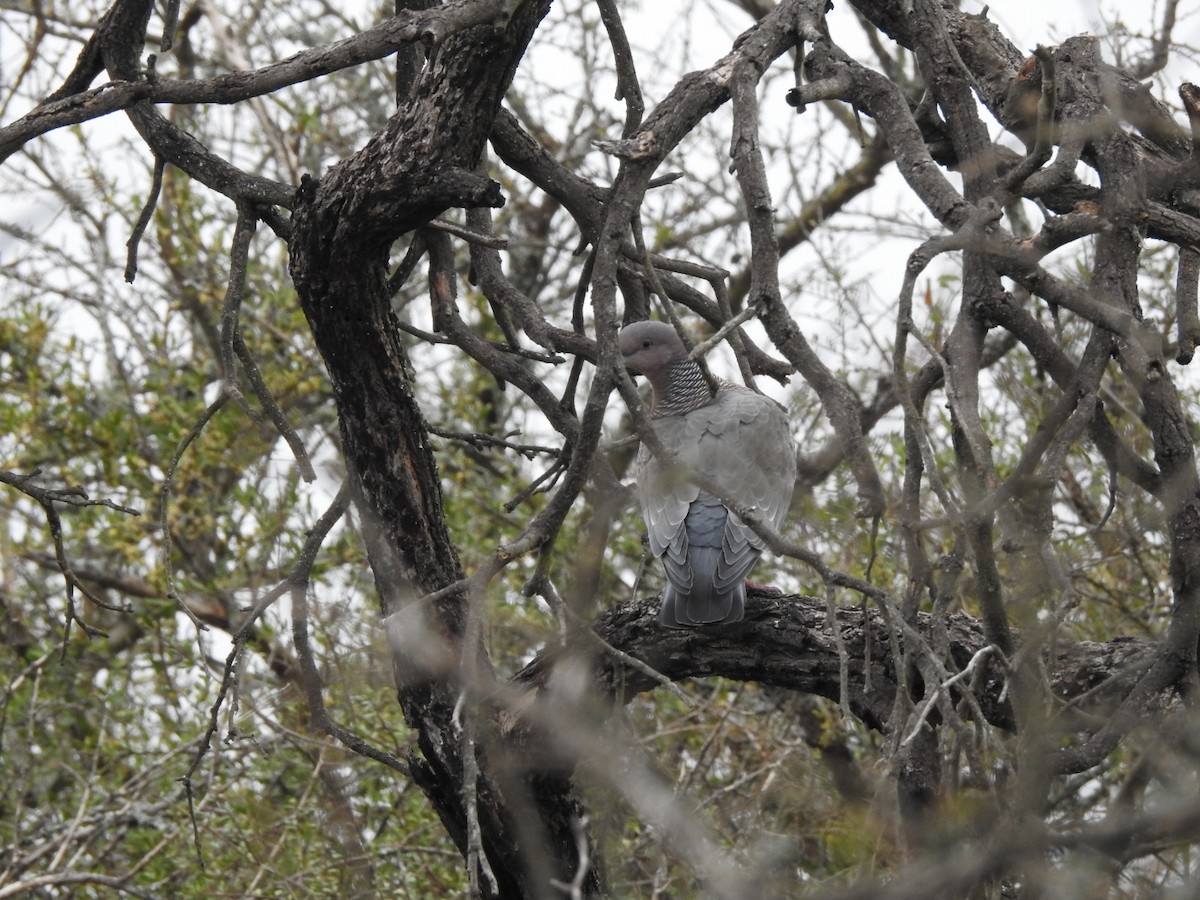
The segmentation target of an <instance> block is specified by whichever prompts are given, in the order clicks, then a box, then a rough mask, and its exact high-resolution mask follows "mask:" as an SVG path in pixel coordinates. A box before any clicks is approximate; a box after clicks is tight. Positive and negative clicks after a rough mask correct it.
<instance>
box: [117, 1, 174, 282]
mask: <svg viewBox="0 0 1200 900" xmlns="http://www.w3.org/2000/svg"><path fill="white" fill-rule="evenodd" d="M173 2H174V3H175V5H176V6H178V5H179V0H173ZM164 40H165V35H164ZM166 165H167V161H166V159H164V158H163V157H161V156H159V155H157V154H155V156H154V174H153V176H152V177H151V179H150V193H149V195H148V196H147V197H146V202H145V204H144V205H143V206H142V211H141V212H140V213H139V214H138V217H137V221H136V222H134V223H133V231H131V232H130V234H129V240H127V241H126V242H125V247H126V251H127V252H126V256H125V280H126V281H128V282H129V283H130V284H133V280H134V279H135V278H136V277H137V269H138V263H137V254H138V245H139V244H140V243H141V241H142V235H144V234H145V233H146V228H147V227H149V225H150V219H151V217H152V216H153V215H154V207H155V206H157V205H158V195H159V194H160V193H161V192H162V183H163V170H164V169H165V168H166Z"/></svg>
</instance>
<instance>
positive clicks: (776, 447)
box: [620, 321, 796, 628]
mask: <svg viewBox="0 0 1200 900" xmlns="http://www.w3.org/2000/svg"><path fill="white" fill-rule="evenodd" d="M620 349H621V356H622V357H623V359H624V363H625V367H626V368H627V369H628V370H630V371H632V372H635V373H638V374H641V375H644V376H645V377H646V378H647V380H649V382H650V385H651V388H652V389H653V400H652V404H651V407H650V417H651V419H652V423H653V426H654V431H655V433H656V434H657V435H658V439H659V440H660V441H661V442H662V444H663V447H664V448H665V449H667V450H669V451H673V452H674V453H676V454H677V464H676V465H670V464H666V463H664V462H662V461H660V460H658V459H655V457H654V455H653V453H652V452H651V450H650V448H649V447H648V446H647V444H646V443H645V442H643V443H642V446H641V449H640V450H639V451H638V456H637V462H636V465H635V469H636V476H637V493H638V499H639V501H640V503H641V507H642V517H643V518H644V519H645V521H646V530H647V532H648V535H649V540H650V550H651V552H652V553H653V554H654V555H655V556H656V557H658V558H659V559H660V560H662V564H663V568H664V569H665V570H666V574H667V586H666V588H665V589H664V590H663V594H662V609H661V611H660V613H659V621H660V622H661V624H662V625H664V626H665V627H667V628H684V627H691V626H697V625H727V624H730V623H732V622H738V621H740V620H741V619H742V617H743V615H744V614H745V605H746V584H745V581H746V576H747V575H748V574H749V573H750V570H751V569H752V568H753V567H754V564H755V562H757V561H758V557H759V554H761V553H762V551H763V547H764V546H766V543H765V542H764V541H763V539H762V538H760V537H759V536H758V535H757V534H755V533H754V530H753V529H752V528H750V526H748V525H747V524H745V523H744V522H743V521H742V520H741V519H740V518H739V517H738V515H737V514H736V513H735V512H733V511H732V510H730V509H729V508H728V507H726V506H725V504H724V503H722V502H721V500H719V499H718V498H717V497H715V496H713V495H712V494H711V493H709V492H707V491H704V490H701V489H700V488H699V487H698V486H697V485H695V484H693V483H692V482H691V481H689V480H688V477H687V471H688V470H694V471H696V472H699V473H701V474H703V475H704V476H706V477H707V478H708V479H711V481H712V482H714V483H715V484H716V486H717V487H719V488H720V490H721V492H722V494H724V495H725V496H726V497H728V498H729V499H730V500H732V501H733V502H734V503H736V504H737V505H739V506H741V507H743V508H745V509H747V510H751V511H753V513H754V514H755V516H756V517H757V518H758V519H759V520H760V521H762V522H763V523H765V524H767V525H770V526H771V527H772V528H773V529H776V530H778V529H779V526H780V525H781V524H782V523H783V520H784V517H785V516H786V515H787V510H788V505H789V503H790V502H791V497H792V489H793V487H794V486H795V482H796V451H795V444H794V441H793V439H792V434H791V429H790V427H789V425H788V419H787V414H786V413H785V412H784V410H783V407H781V406H780V405H779V404H778V403H776V402H775V401H773V400H771V399H769V398H767V397H764V396H763V395H762V394H759V393H756V392H755V391H752V390H750V389H749V388H746V387H743V386H742V385H739V384H732V383H730V382H728V381H721V380H718V381H717V387H716V391H715V392H714V390H713V388H712V387H710V386H709V383H708V381H707V380H706V379H705V377H704V373H703V372H702V371H701V369H700V366H699V365H697V363H696V362H695V360H692V359H689V358H688V351H687V348H686V347H684V345H683V341H682V340H680V338H679V335H677V334H676V333H675V330H674V328H672V327H671V326H670V325H669V324H667V323H666V322H649V321H646V322H635V323H633V324H631V325H626V326H625V327H624V328H622V329H621V334H620Z"/></svg>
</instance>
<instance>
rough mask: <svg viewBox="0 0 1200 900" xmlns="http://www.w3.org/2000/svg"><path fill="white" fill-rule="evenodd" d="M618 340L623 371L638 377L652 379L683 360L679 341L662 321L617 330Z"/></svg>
mask: <svg viewBox="0 0 1200 900" xmlns="http://www.w3.org/2000/svg"><path fill="white" fill-rule="evenodd" d="M619 339H620V344H621V358H622V359H623V360H624V362H625V368H627V369H629V370H630V371H631V372H637V373H638V374H640V375H646V376H649V377H653V376H654V375H655V374H656V373H659V372H662V371H663V370H664V369H665V368H666V367H667V365H668V364H670V363H672V362H674V361H675V360H679V359H684V358H685V357H687V348H686V347H684V346H683V341H681V340H680V339H679V335H677V334H676V333H675V329H674V328H672V327H671V326H670V325H669V324H667V323H666V322H634V323H633V324H631V325H626V326H625V327H624V328H622V329H621V334H620V336H619Z"/></svg>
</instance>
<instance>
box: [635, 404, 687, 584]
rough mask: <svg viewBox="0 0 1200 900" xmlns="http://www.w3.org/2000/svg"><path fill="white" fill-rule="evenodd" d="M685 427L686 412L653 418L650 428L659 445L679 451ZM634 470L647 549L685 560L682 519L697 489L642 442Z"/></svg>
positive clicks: (682, 561) (676, 559)
mask: <svg viewBox="0 0 1200 900" xmlns="http://www.w3.org/2000/svg"><path fill="white" fill-rule="evenodd" d="M687 430H688V421H687V417H686V416H668V417H666V418H663V419H657V420H655V422H654V431H655V433H656V434H657V435H658V439H659V440H660V441H661V442H662V443H663V446H664V447H666V448H667V449H669V450H673V451H674V452H675V453H678V454H680V455H682V453H683V449H682V448H683V442H684V441H685V440H686V437H687V434H686V433H687ZM636 474H637V487H638V500H639V502H640V503H641V506H642V518H643V519H644V520H645V522H646V533H647V536H648V537H649V539H650V552H651V553H653V554H654V555H655V556H656V557H660V558H663V559H669V560H670V561H673V562H675V563H677V564H680V565H683V564H685V562H686V558H687V532H686V530H685V528H684V520H685V519H686V518H687V514H688V509H689V508H690V507H691V505H692V501H693V500H695V499H696V497H697V496H698V495H699V493H700V489H699V488H697V487H696V486H695V485H694V484H692V483H690V482H689V481H688V480H687V478H686V477H685V476H684V474H683V473H682V471H680V469H679V468H678V467H676V466H667V465H664V464H663V463H662V462H661V461H660V460H658V459H656V458H655V456H654V454H653V453H651V452H650V448H649V447H648V446H647V445H646V444H642V446H641V449H640V450H639V451H638V457H637V472H636Z"/></svg>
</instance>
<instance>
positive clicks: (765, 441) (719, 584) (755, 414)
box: [693, 385, 796, 591]
mask: <svg viewBox="0 0 1200 900" xmlns="http://www.w3.org/2000/svg"><path fill="white" fill-rule="evenodd" d="M700 412H706V413H707V416H706V422H705V433H704V436H703V437H702V439H701V440H700V441H699V448H698V449H699V459H700V463H699V466H698V467H699V468H700V469H701V471H703V472H704V473H705V474H706V475H708V476H709V477H710V478H712V479H713V481H715V482H716V483H717V485H718V486H719V487H720V489H721V491H722V494H723V495H724V496H725V497H728V498H729V499H730V500H732V501H734V503H736V504H737V505H738V506H741V507H744V508H745V509H748V510H750V511H751V512H753V513H754V515H755V516H756V517H757V518H759V519H760V520H761V521H763V522H764V523H766V524H768V525H770V526H771V527H772V528H774V529H778V528H779V526H780V525H781V524H782V523H783V520H784V518H785V516H786V515H787V510H788V505H789V504H790V503H791V499H792V489H793V488H794V486H795V483H796V450H795V443H794V441H793V440H792V435H791V429H790V427H789V425H788V420H787V415H786V413H784V411H783V409H782V407H780V406H779V405H778V404H777V403H775V401H773V400H771V399H769V398H767V397H764V396H762V395H761V394H757V393H755V392H754V391H751V390H748V389H747V388H743V387H740V386H737V385H725V386H723V388H722V390H721V392H720V393H719V394H718V395H717V399H716V401H715V402H713V403H711V404H709V405H708V406H707V407H704V409H703V410H697V411H696V413H700ZM696 413H693V415H695V414H696ZM765 546H766V542H765V541H763V539H762V538H760V537H759V536H758V535H757V534H755V532H754V530H753V529H752V528H751V527H750V526H749V525H747V524H745V523H744V522H743V521H742V520H741V519H740V518H739V517H738V516H737V515H736V513H732V512H731V514H730V515H729V517H728V518H727V519H726V521H725V533H724V537H723V540H722V546H721V559H720V562H719V564H718V566H717V570H716V577H715V583H714V587H715V588H716V589H717V590H718V591H725V590H728V589H729V587H731V586H732V585H734V584H737V583H740V582H741V581H742V580H744V579H745V578H746V576H747V575H748V574H749V572H750V569H751V568H752V567H753V566H754V563H755V561H756V560H757V559H758V556H759V554H760V553H761V552H762V550H763V548H764V547H765Z"/></svg>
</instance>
